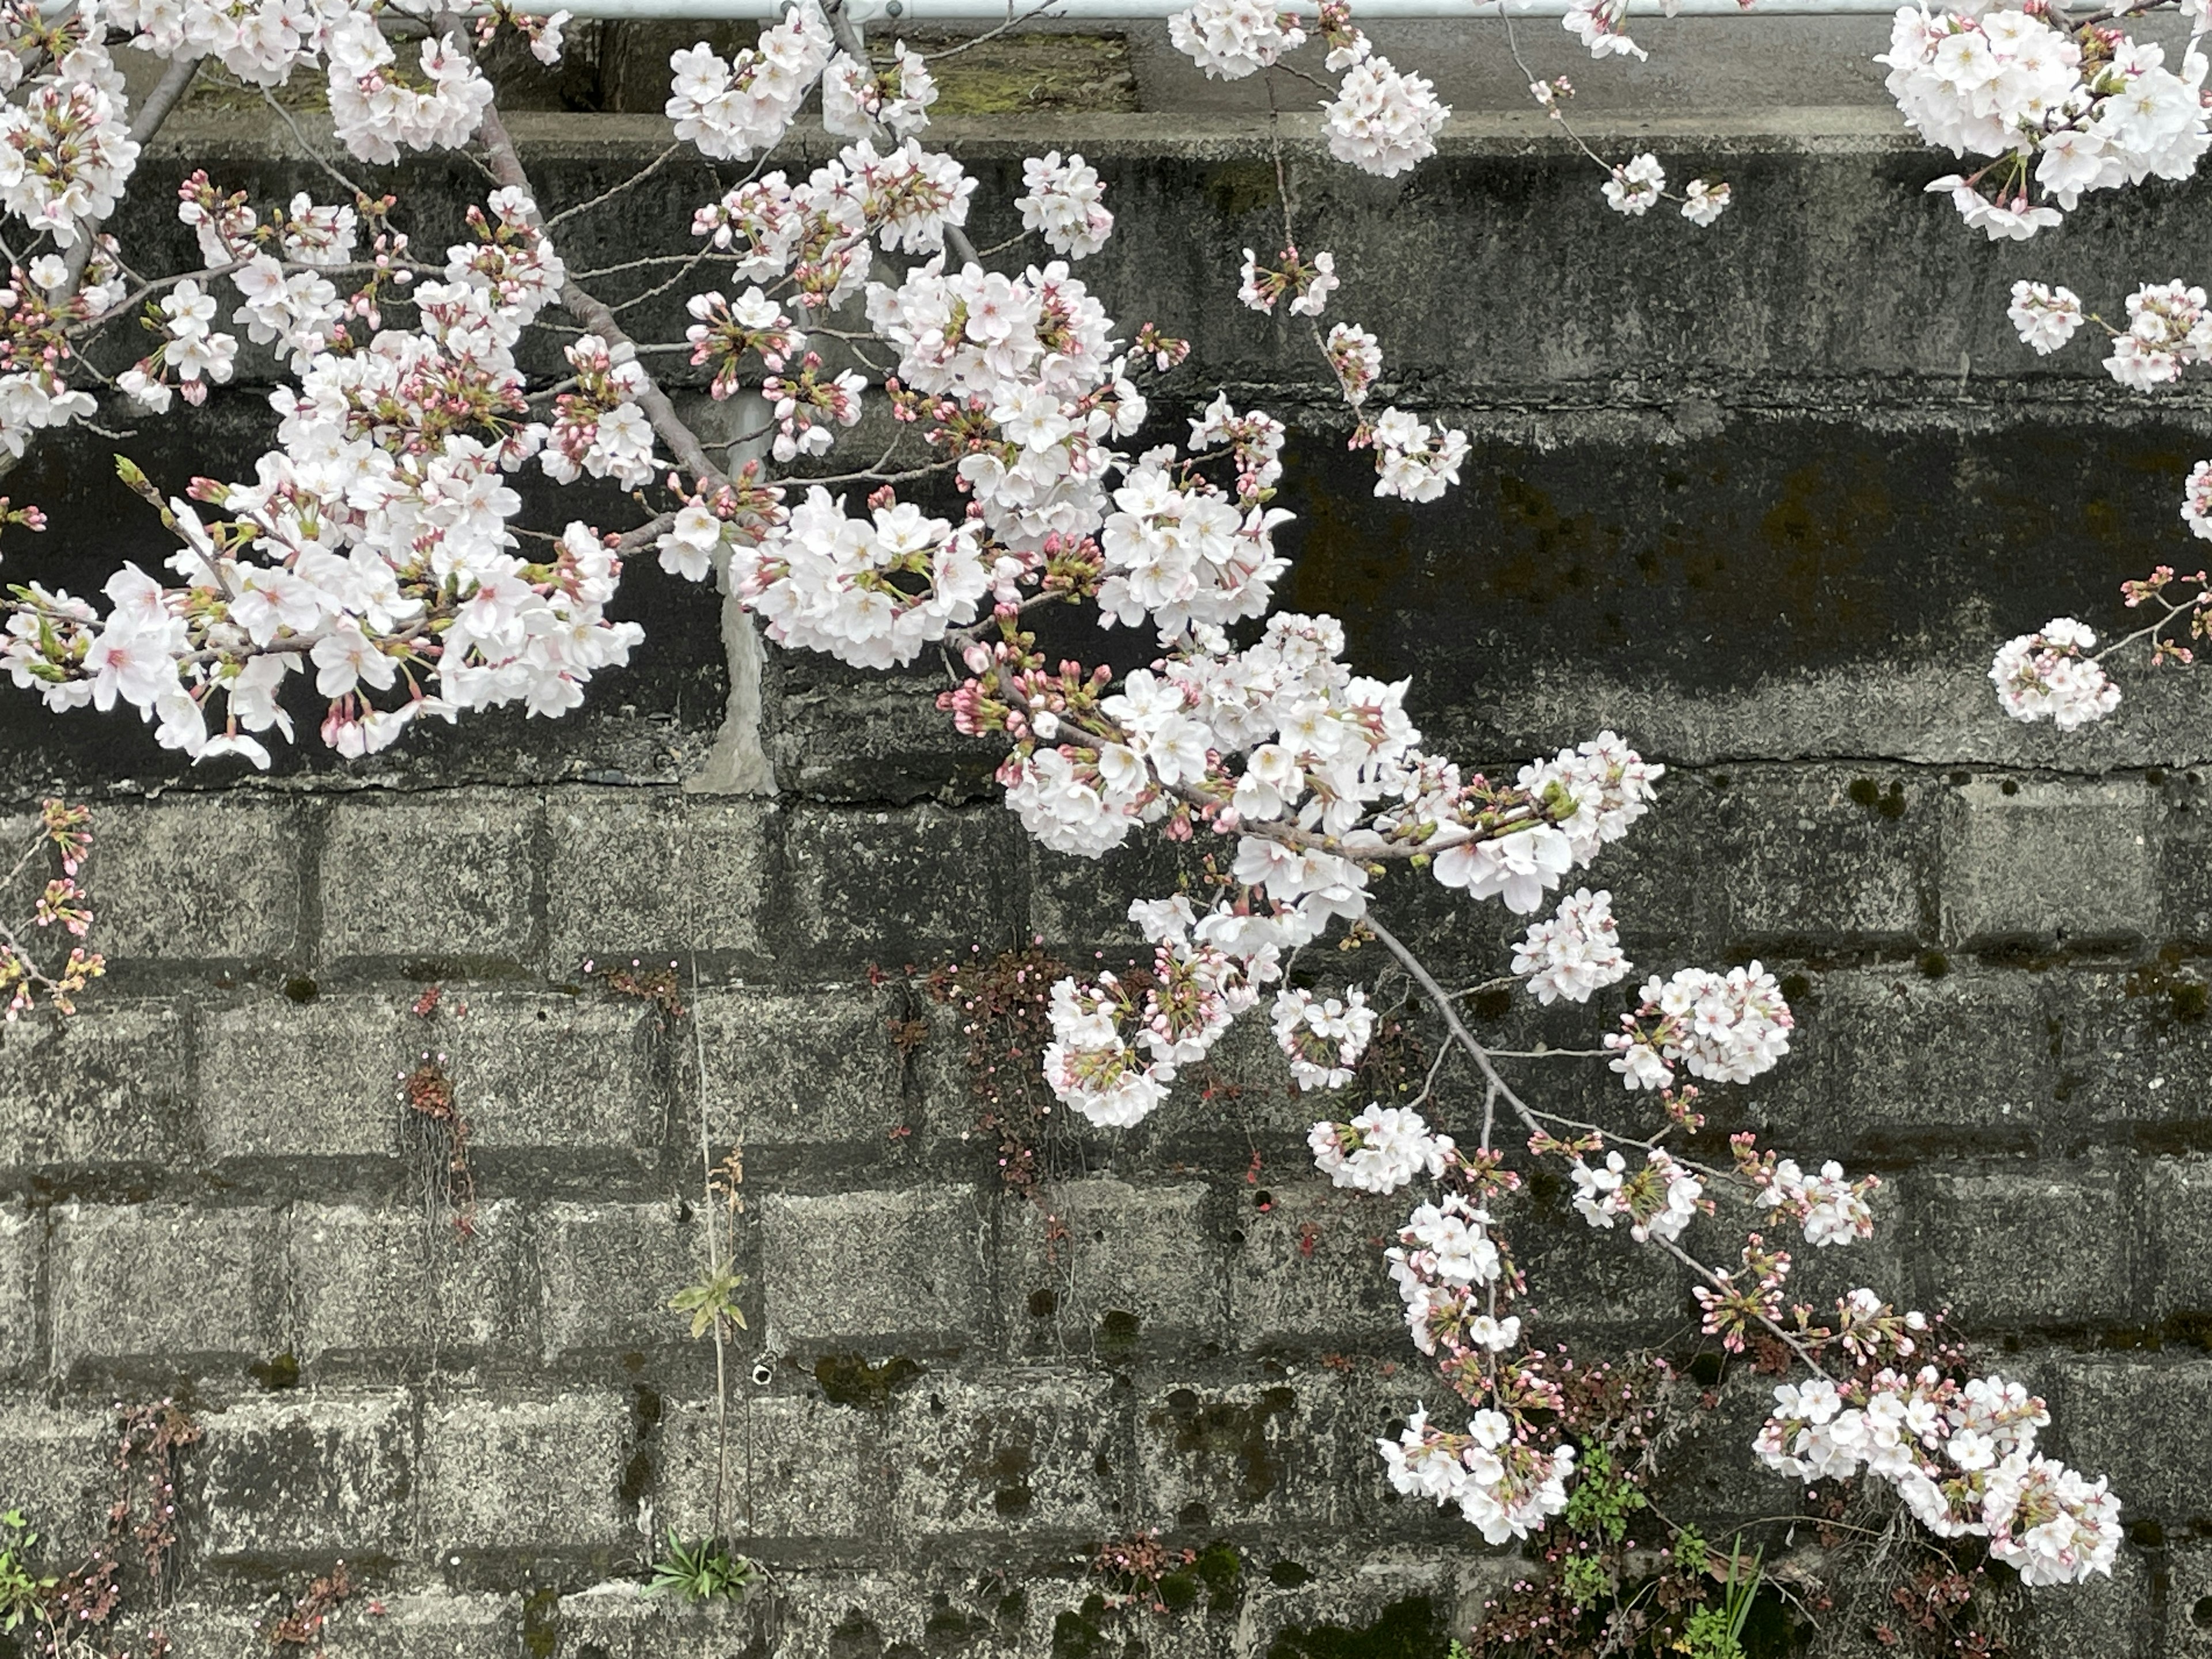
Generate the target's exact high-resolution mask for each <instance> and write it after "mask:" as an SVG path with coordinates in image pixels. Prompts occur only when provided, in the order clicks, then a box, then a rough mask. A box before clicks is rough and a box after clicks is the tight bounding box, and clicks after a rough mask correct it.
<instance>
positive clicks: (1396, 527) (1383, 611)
mask: <svg viewBox="0 0 2212 1659" xmlns="http://www.w3.org/2000/svg"><path fill="white" fill-rule="evenodd" d="M1286 482H1288V478H1287V475H1286ZM1297 483H1300V484H1302V485H1305V486H1307V487H1305V488H1304V489H1301V490H1300V491H1299V501H1300V506H1301V508H1302V510H1303V512H1304V519H1303V520H1302V521H1301V523H1300V525H1299V526H1298V528H1299V531H1300V532H1301V533H1300V534H1299V537H1298V541H1297V561H1296V562H1294V563H1293V564H1292V565H1291V573H1290V575H1289V576H1288V578H1287V579H1286V583H1285V599H1286V600H1287V602H1288V604H1289V605H1290V606H1291V607H1292V608H1295V609H1297V610H1299V611H1314V612H1326V613H1327V614H1328V615H1329V616H1332V617H1336V618H1338V619H1339V620H1340V621H1341V622H1342V623H1343V624H1344V629H1345V638H1346V641H1347V643H1348V645H1349V646H1350V647H1351V648H1352V651H1353V652H1354V653H1356V654H1357V655H1358V657H1359V659H1361V660H1362V661H1363V662H1367V663H1370V664H1373V665H1376V667H1375V668H1373V669H1370V671H1382V670H1383V668H1387V666H1388V664H1389V655H1388V653H1389V649H1390V647H1391V644H1392V641H1391V639H1390V635H1391V634H1392V633H1393V631H1394V630H1393V629H1392V628H1391V625H1390V624H1391V614H1390V605H1391V599H1392V596H1394V595H1396V594H1399V593H1401V592H1403V591H1404V588H1405V585H1406V584H1407V581H1408V580H1411V578H1412V576H1413V570H1414V564H1415V558H1414V543H1413V532H1414V520H1413V515H1412V514H1410V513H1391V514H1390V515H1389V520H1388V522H1387V523H1385V524H1383V525H1380V526H1378V525H1377V524H1376V522H1375V513H1374V509H1372V508H1370V507H1365V506H1364V505H1362V504H1358V503H1356V502H1347V501H1346V500H1345V499H1344V497H1343V496H1342V495H1340V493H1339V490H1338V489H1337V487H1336V486H1335V484H1334V481H1333V480H1332V479H1330V478H1329V477H1328V476H1326V475H1322V476H1317V477H1312V478H1310V479H1309V478H1307V477H1305V475H1304V473H1303V472H1301V473H1300V474H1299V476H1298V477H1297ZM1397 644H1398V648H1399V649H1401V650H1402V649H1403V648H1404V642H1403V641H1398V642H1397Z"/></svg>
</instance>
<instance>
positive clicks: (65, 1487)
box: [0, 1394, 115, 1564]
mask: <svg viewBox="0 0 2212 1659" xmlns="http://www.w3.org/2000/svg"><path fill="white" fill-rule="evenodd" d="M111 1425H112V1418H110V1417H109V1416H108V1415H106V1414H105V1413H97V1412H90V1411H82V1410H76V1409H58V1408H56V1407H53V1406H52V1405H51V1404H49V1403H48V1402H47V1401H45V1400H43V1399H39V1398H33V1397H32V1396H30V1395H4V1394H0V1471H5V1480H6V1484H7V1491H8V1498H7V1504H8V1506H9V1508H10V1509H20V1510H22V1511H23V1513H24V1516H25V1518H26V1519H27V1520H28V1522H30V1524H31V1526H32V1528H33V1529H34V1530H35V1531H36V1532H37V1533H38V1534H39V1535H40V1539H41V1541H42V1542H41V1545H40V1551H41V1553H42V1555H44V1556H45V1558H46V1559H48V1560H54V1561H65V1562H70V1563H72V1564H73V1563H75V1562H77V1561H81V1560H82V1559H84V1557H85V1554H86V1553H87V1552H88V1550H90V1549H91V1548H92V1547H93V1546H94V1544H96V1543H98V1542H100V1540H101V1539H102V1537H103V1536H104V1535H105V1534H106V1526H107V1510H108V1506H109V1505H110V1504H112V1503H114V1501H115V1462H114V1450H115V1444H114V1435H113V1433H112V1426H111Z"/></svg>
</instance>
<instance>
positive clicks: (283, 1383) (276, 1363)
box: [246, 1353, 300, 1394]
mask: <svg viewBox="0 0 2212 1659" xmlns="http://www.w3.org/2000/svg"><path fill="white" fill-rule="evenodd" d="M246 1375H247V1376H251V1377H252V1379H253V1382H254V1385H255V1386H256V1387H257V1388H258V1389H261V1390H262V1392H263V1393H264V1394H281V1393H282V1392H283V1390H285V1389H296V1388H298V1387H299V1386H300V1362H299V1359H298V1358H296V1357H295V1356H294V1355H292V1354H289V1353H280V1354H272V1355H270V1358H266V1359H258V1360H256V1361H255V1362H254V1363H253V1364H251V1365H248V1366H247V1367H246Z"/></svg>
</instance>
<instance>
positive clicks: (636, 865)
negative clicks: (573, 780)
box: [545, 789, 778, 978]
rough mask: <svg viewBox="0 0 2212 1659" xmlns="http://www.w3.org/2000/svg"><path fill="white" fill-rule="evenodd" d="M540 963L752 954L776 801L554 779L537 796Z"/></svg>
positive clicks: (567, 965)
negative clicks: (542, 797) (543, 852)
mask: <svg viewBox="0 0 2212 1659" xmlns="http://www.w3.org/2000/svg"><path fill="white" fill-rule="evenodd" d="M545 814H546V823H547V825H548V827H549V828H550V831H551V838H552V847H551V855H550V862H549V863H548V865H547V866H546V872H545V895H546V918H547V926H548V927H549V929H550V934H551V948H550V963H549V969H550V972H551V973H552V974H553V975H555V976H556V978H559V977H565V976H567V975H572V974H575V973H577V972H579V971H580V969H581V965H582V963H584V962H585V961H586V960H587V959H589V960H592V961H594V962H595V963H598V964H599V965H605V963H608V962H622V961H626V960H628V959H629V958H631V957H643V958H645V959H647V960H648V961H653V962H659V961H661V960H665V959H666V958H668V957H677V956H683V957H687V958H688V955H689V953H690V952H691V951H698V952H700V953H701V954H702V955H703V956H705V957H708V958H710V959H711V958H721V959H728V958H732V957H735V958H738V959H739V960H750V959H756V958H759V957H763V956H764V955H765V954H766V952H767V949H768V947H767V945H765V944H764V942H763V931H762V927H761V911H762V908H763V905H764V904H765V902H767V897H768V894H769V881H770V872H771V870H772V869H773V867H774V859H773V854H774V846H773V840H774V836H775V831H776V829H777V825H778V819H777V814H776V809H775V805H773V804H772V803H770V802H767V801H754V800H714V799H703V798H701V797H696V796H686V795H681V794H678V793H676V792H674V791H664V790H652V791H648V790H642V789H562V790H557V791H555V792H554V793H552V794H551V795H550V796H549V797H548V798H547V803H546V808H545Z"/></svg>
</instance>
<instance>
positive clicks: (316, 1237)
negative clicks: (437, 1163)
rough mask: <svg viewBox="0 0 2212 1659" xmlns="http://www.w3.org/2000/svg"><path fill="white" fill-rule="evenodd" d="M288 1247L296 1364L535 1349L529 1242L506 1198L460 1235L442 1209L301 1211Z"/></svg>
mask: <svg viewBox="0 0 2212 1659" xmlns="http://www.w3.org/2000/svg"><path fill="white" fill-rule="evenodd" d="M287 1246H288V1249H289V1255H290V1261H291V1273H292V1285H293V1298H292V1299H293V1304H294V1306H295V1310H296V1316H297V1321H298V1322H297V1325H296V1326H295V1343H296V1345H297V1346H296V1348H295V1353H296V1357H297V1358H299V1360H300V1361H301V1364H331V1363H334V1362H343V1361H349V1360H352V1359H356V1358H362V1357H364V1356H380V1355H381V1356H389V1355H393V1354H411V1353H422V1352H429V1353H433V1354H440V1355H447V1356H451V1357H453V1358H457V1359H460V1360H464V1361H465V1360H466V1359H467V1358H470V1357H471V1356H472V1355H476V1354H480V1353H487V1352H496V1353H501V1354H507V1353H513V1352H518V1351H520V1352H535V1351H536V1349H537V1347H538V1301H539V1291H538V1279H537V1275H536V1273H534V1272H533V1271H532V1268H533V1265H534V1261H535V1251H534V1248H533V1246H534V1236H533V1232H532V1227H531V1225H530V1220H529V1218H528V1216H527V1215H526V1212H524V1210H523V1206H521V1205H520V1204H519V1203H517V1202H515V1201H513V1200H490V1201H489V1202H485V1203H481V1204H479V1205H477V1208H476V1210H475V1212H473V1214H472V1215H471V1217H470V1222H469V1231H467V1233H466V1234H465V1235H464V1234H463V1233H462V1232H461V1231H459V1228H458V1227H457V1226H456V1225H454V1218H453V1215H452V1214H451V1212H448V1211H447V1210H446V1208H445V1207H444V1206H442V1204H441V1206H439V1207H438V1209H437V1210H436V1212H435V1213H434V1212H429V1211H427V1210H422V1209H409V1210H373V1209H365V1208H362V1207H361V1206H356V1205H350V1204H314V1203H307V1202H304V1201H303V1202H301V1203H296V1204H295V1205H293V1206H292V1208H291V1214H290V1218H289V1228H288V1237H287Z"/></svg>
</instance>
